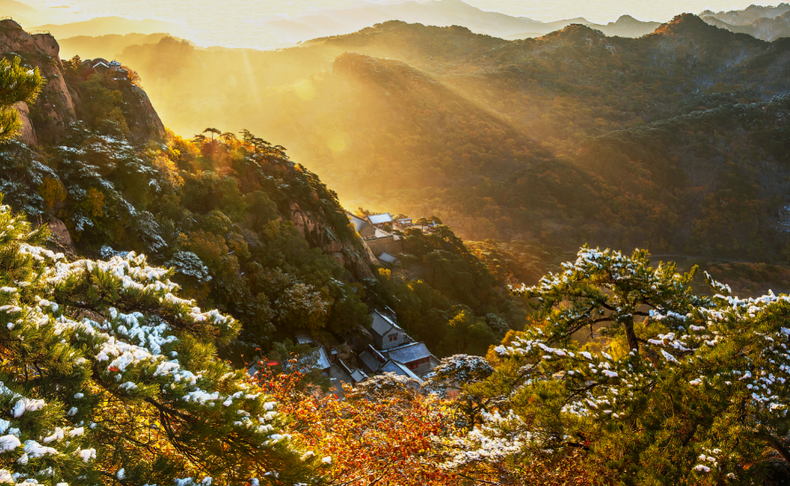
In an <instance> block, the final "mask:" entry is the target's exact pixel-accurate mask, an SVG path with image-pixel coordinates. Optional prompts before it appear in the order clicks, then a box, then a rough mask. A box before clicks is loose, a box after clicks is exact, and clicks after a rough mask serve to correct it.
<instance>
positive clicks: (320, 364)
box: [311, 346, 332, 370]
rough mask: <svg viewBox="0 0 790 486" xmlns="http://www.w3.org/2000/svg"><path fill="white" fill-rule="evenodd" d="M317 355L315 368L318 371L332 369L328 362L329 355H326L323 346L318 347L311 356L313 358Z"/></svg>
mask: <svg viewBox="0 0 790 486" xmlns="http://www.w3.org/2000/svg"><path fill="white" fill-rule="evenodd" d="M316 353H318V356H317V358H318V360H317V361H316V362H315V367H316V368H318V369H320V370H325V369H327V368H331V367H332V363H330V362H329V355H328V354H326V349H324V347H323V346H319V347H318V349H316V350H315V351H314V352H313V354H312V355H311V356H315V355H316Z"/></svg>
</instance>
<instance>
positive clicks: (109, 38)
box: [58, 34, 170, 59]
mask: <svg viewBox="0 0 790 486" xmlns="http://www.w3.org/2000/svg"><path fill="white" fill-rule="evenodd" d="M165 37H170V34H126V35H120V34H108V35H101V36H96V37H92V36H87V35H78V36H76V37H69V38H66V39H60V40H59V41H58V44H60V56H61V57H62V58H63V59H71V58H72V57H74V56H77V55H79V56H82V57H84V58H88V59H90V58H95V57H101V58H104V59H115V58H116V57H117V56H118V54H120V53H121V52H123V50H124V49H126V48H127V47H129V46H134V45H145V44H156V43H157V42H159V41H160V40H162V39H163V38H165Z"/></svg>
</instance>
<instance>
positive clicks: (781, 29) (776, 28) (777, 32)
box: [702, 10, 790, 41]
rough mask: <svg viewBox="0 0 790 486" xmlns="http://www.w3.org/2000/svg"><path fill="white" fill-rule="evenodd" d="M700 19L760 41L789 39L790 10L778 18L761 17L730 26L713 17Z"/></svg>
mask: <svg viewBox="0 0 790 486" xmlns="http://www.w3.org/2000/svg"><path fill="white" fill-rule="evenodd" d="M702 19H703V20H704V21H705V22H707V23H709V24H711V25H715V26H716V27H720V28H722V29H727V30H729V31H732V32H737V33H742V34H749V35H751V36H754V37H756V38H758V39H762V40H767V41H773V40H776V39H778V38H780V37H790V10H788V11H786V12H785V13H783V14H782V15H780V16H778V17H761V18H758V19H757V20H755V21H753V22H751V23H748V24H735V25H731V24H728V23H726V22H724V21H722V20H720V19H719V18H718V17H715V16H705V17H702Z"/></svg>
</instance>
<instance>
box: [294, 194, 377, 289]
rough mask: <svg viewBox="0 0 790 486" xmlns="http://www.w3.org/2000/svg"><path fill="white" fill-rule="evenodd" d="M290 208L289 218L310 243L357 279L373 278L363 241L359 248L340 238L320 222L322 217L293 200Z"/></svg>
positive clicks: (368, 250) (367, 250)
mask: <svg viewBox="0 0 790 486" xmlns="http://www.w3.org/2000/svg"><path fill="white" fill-rule="evenodd" d="M290 210H291V214H290V220H291V221H292V222H293V223H294V226H296V228H297V229H298V230H299V232H300V233H302V236H304V238H305V239H306V240H307V241H308V242H309V243H310V244H311V245H313V246H315V247H318V248H320V249H321V250H322V251H323V252H324V253H326V254H328V255H331V256H332V257H333V258H335V259H336V260H337V261H338V262H340V264H341V265H343V266H344V267H346V268H347V269H348V270H349V271H350V272H351V274H352V275H353V276H354V278H356V279H357V280H360V281H362V280H365V279H370V278H375V277H374V275H373V272H372V271H371V269H370V266H369V265H370V263H373V262H371V261H370V259H369V258H368V256H369V255H368V252H370V249H368V248H366V247H364V242H363V248H361V249H359V248H356V247H355V245H354V244H353V242H350V241H347V242H344V241H342V240H340V239H339V238H338V237H337V236H336V234H335V232H334V231H333V229H332V228H331V227H330V226H329V225H327V224H326V223H324V222H321V221H322V220H323V218H317V217H315V216H314V215H313V214H312V213H310V212H308V211H305V210H304V209H302V208H301V207H300V206H299V204H297V203H295V202H293V203H291V205H290ZM360 241H361V240H360ZM376 263H378V262H377V261H376Z"/></svg>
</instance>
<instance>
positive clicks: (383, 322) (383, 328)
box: [370, 311, 402, 336]
mask: <svg viewBox="0 0 790 486" xmlns="http://www.w3.org/2000/svg"><path fill="white" fill-rule="evenodd" d="M371 315H372V316H373V325H371V326H370V328H371V329H372V330H373V332H375V333H376V334H378V335H379V336H384V335H385V334H387V333H388V332H389V331H390V329H400V327H399V326H398V325H397V324H395V323H394V322H392V320H390V318H389V317H387V316H384V315H382V314H381V313H379V311H373V314H371ZM401 330H402V329H401Z"/></svg>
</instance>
